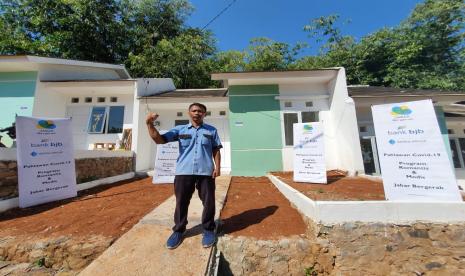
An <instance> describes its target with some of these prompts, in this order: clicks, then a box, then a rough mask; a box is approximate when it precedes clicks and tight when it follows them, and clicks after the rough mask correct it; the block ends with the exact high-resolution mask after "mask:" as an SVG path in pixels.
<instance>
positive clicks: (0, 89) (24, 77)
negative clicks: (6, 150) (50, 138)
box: [0, 72, 37, 147]
mask: <svg viewBox="0 0 465 276" xmlns="http://www.w3.org/2000/svg"><path fill="white" fill-rule="evenodd" d="M36 78H37V73H36V72H5V73H0V128H5V127H9V126H11V124H12V123H13V122H14V121H15V116H16V115H20V116H32V108H33V105H34V94H35V87H36ZM0 135H1V136H2V140H1V141H2V143H4V144H5V145H6V146H8V147H9V146H11V144H12V141H11V139H10V138H9V137H8V136H7V135H6V133H0Z"/></svg>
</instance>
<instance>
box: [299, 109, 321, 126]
mask: <svg viewBox="0 0 465 276" xmlns="http://www.w3.org/2000/svg"><path fill="white" fill-rule="evenodd" d="M311 122H318V112H311V111H305V112H302V123H311Z"/></svg>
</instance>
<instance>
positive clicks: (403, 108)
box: [391, 105, 412, 117]
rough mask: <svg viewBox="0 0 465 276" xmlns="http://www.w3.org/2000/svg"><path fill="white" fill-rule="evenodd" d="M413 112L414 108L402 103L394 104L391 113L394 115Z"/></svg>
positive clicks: (405, 114) (404, 114)
mask: <svg viewBox="0 0 465 276" xmlns="http://www.w3.org/2000/svg"><path fill="white" fill-rule="evenodd" d="M410 114H412V110H411V109H410V108H408V106H406V105H401V106H394V107H393V108H392V109H391V115H392V116H394V117H398V116H407V115H410Z"/></svg>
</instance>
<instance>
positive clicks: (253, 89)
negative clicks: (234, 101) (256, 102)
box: [228, 85, 279, 96]
mask: <svg viewBox="0 0 465 276" xmlns="http://www.w3.org/2000/svg"><path fill="white" fill-rule="evenodd" d="M228 92H229V95H230V96H231V95H233V96H236V95H255V96H257V95H270V94H271V95H276V96H278V95H279V86H278V85H232V86H230V87H229V89H228Z"/></svg>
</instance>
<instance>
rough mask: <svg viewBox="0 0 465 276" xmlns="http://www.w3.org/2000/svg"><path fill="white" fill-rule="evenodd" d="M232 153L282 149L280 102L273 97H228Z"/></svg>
mask: <svg viewBox="0 0 465 276" xmlns="http://www.w3.org/2000/svg"><path fill="white" fill-rule="evenodd" d="M229 106H230V111H231V112H230V115H229V120H230V124H229V125H230V129H231V141H234V142H233V143H232V144H231V149H232V150H237V149H281V148H282V142H281V140H282V139H281V122H280V112H279V101H277V100H275V99H274V96H256V97H255V96H244V97H230V99H229Z"/></svg>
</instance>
